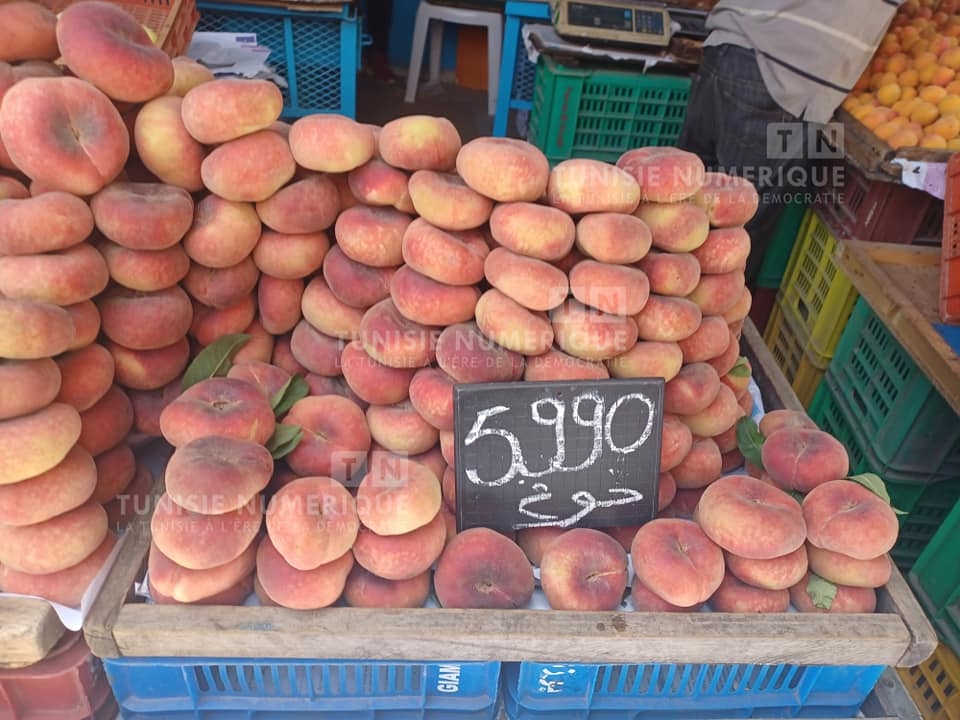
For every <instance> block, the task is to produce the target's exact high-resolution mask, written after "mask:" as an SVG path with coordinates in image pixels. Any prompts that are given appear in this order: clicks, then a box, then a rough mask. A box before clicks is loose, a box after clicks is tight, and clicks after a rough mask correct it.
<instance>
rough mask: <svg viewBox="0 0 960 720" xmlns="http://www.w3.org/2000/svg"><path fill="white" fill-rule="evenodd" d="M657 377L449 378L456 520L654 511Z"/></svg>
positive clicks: (563, 522)
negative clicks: (465, 381) (455, 381)
mask: <svg viewBox="0 0 960 720" xmlns="http://www.w3.org/2000/svg"><path fill="white" fill-rule="evenodd" d="M663 385H664V382H663V378H642V379H634V380H603V381H602V382H596V381H577V382H515V383H482V384H470V385H456V386H454V433H455V437H456V447H455V452H456V471H457V529H458V530H465V529H467V528H469V527H476V526H483V527H490V528H494V529H497V530H511V529H513V530H516V529H520V528H524V527H537V526H560V527H593V528H601V527H617V526H622V525H640V524H642V523H644V522H647V521H648V520H651V519H653V517H654V514H655V513H656V509H657V491H658V488H659V477H660V445H661V434H662V430H663Z"/></svg>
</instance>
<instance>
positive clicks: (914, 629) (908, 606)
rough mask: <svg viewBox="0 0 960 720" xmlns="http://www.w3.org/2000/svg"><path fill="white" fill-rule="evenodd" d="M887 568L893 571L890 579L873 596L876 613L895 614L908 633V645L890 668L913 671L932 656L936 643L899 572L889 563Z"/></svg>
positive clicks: (928, 625)
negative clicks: (907, 668) (911, 668)
mask: <svg viewBox="0 0 960 720" xmlns="http://www.w3.org/2000/svg"><path fill="white" fill-rule="evenodd" d="M891 566H892V568H893V571H892V572H891V574H890V579H889V580H888V581H887V584H886V585H885V586H884V588H883V591H882V592H880V593H878V594H877V610H878V611H880V612H890V613H896V614H897V615H898V616H899V617H900V618H901V619H902V620H903V622H904V625H905V626H906V628H907V629H908V630H909V631H910V644H909V645H908V647H907V648H906V649H905V650H904V653H903V656H902V657H901V658H900V660H899V661H898V662H896V663H890V664H891V665H894V666H896V667H913V666H915V665H919V664H920V663H921V662H923V661H924V660H926V659H927V658H928V657H930V656H931V655H932V654H933V651H934V650H935V649H936V647H937V642H938V638H937V631H936V630H935V629H934V627H933V625H932V624H931V623H930V620H929V619H928V618H927V614H926V613H925V612H924V610H923V608H922V607H921V606H920V603H919V601H918V600H917V598H916V596H915V595H914V594H913V591H912V590H911V589H910V586H909V585H907V581H906V580H905V579H904V577H903V575H901V574H900V570H899V569H898V568H897V567H896V566H895V565H893V563H892V562H891Z"/></svg>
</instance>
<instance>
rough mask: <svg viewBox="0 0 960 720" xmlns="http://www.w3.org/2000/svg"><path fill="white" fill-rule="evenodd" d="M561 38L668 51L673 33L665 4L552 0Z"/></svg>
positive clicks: (603, 0) (553, 14) (609, 0)
mask: <svg viewBox="0 0 960 720" xmlns="http://www.w3.org/2000/svg"><path fill="white" fill-rule="evenodd" d="M550 5H551V9H552V11H553V12H552V16H553V24H554V27H555V28H556V30H557V35H559V36H560V37H563V38H569V39H571V40H574V39H575V40H600V41H604V42H607V43H616V44H618V45H619V44H622V45H644V46H647V47H656V48H665V47H667V46H668V45H669V44H670V38H671V37H672V35H673V31H672V28H671V25H670V11H669V10H668V9H667V6H666V5H664V4H663V3H651V2H642V0H641V1H637V0H633V1H631V0H550Z"/></svg>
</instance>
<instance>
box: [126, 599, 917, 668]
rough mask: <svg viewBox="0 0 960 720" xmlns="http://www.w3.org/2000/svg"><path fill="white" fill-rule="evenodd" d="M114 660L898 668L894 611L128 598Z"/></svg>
mask: <svg viewBox="0 0 960 720" xmlns="http://www.w3.org/2000/svg"><path fill="white" fill-rule="evenodd" d="M114 637H115V638H116V641H117V646H118V648H119V649H120V653H121V654H122V655H132V656H163V655H180V656H188V657H203V656H208V657H209V656H213V657H339V658H347V659H349V658H372V657H375V658H380V659H385V660H392V659H421V660H451V659H456V660H502V661H520V660H533V661H540V662H641V663H642V662H678V663H681V662H693V663H768V664H769V663H773V664H776V663H797V664H849V665H876V664H890V665H895V664H897V663H898V662H899V661H900V658H901V657H903V655H904V650H905V648H907V647H908V646H909V644H910V640H911V639H910V632H909V631H908V629H907V628H906V626H905V625H904V624H903V621H902V619H901V618H900V617H899V616H898V615H896V614H894V613H871V614H864V615H829V614H803V613H783V614H775V615H748V614H724V613H712V612H703V613H690V614H684V613H679V614H674V613H640V612H625V613H623V612H620V613H617V612H614V613H581V612H562V611H557V610H505V611H504V610H453V609H419V610H368V609H361V608H328V609H326V610H318V611H313V612H296V611H290V610H285V609H282V608H267V607H261V608H250V607H201V606H197V607H176V606H149V605H142V604H139V605H126V606H124V608H123V609H122V610H121V612H120V615H119V617H118V618H117V623H116V625H115V626H114Z"/></svg>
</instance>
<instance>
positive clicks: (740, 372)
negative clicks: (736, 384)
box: [727, 355, 751, 378]
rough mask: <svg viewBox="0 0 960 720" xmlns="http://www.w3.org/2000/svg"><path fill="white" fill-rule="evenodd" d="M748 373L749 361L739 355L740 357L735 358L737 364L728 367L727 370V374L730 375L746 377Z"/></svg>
mask: <svg viewBox="0 0 960 720" xmlns="http://www.w3.org/2000/svg"><path fill="white" fill-rule="evenodd" d="M750 373H751V368H750V361H749V360H747V359H746V358H745V357H743V356H742V355H741V356H740V358H738V359H737V364H736V365H734V366H733V367H732V368H731V369H730V372H728V373H727V375H729V376H730V377H741V378H742V377H746V378H748V377H750Z"/></svg>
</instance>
